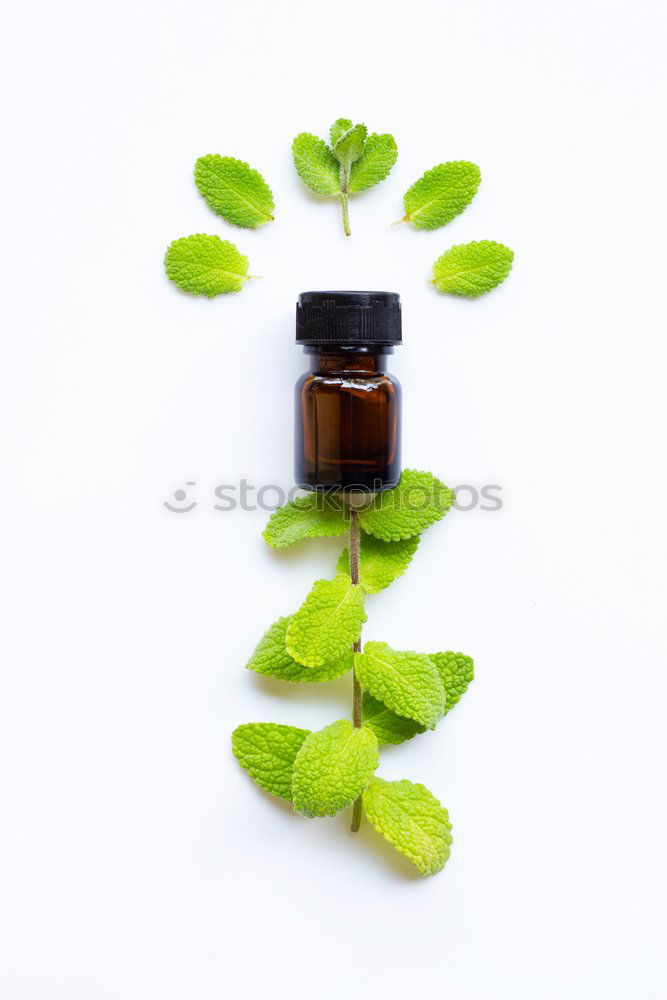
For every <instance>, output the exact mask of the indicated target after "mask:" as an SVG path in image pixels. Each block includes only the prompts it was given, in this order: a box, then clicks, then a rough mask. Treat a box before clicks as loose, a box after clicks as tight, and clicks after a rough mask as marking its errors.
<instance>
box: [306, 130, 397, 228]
mask: <svg viewBox="0 0 667 1000" xmlns="http://www.w3.org/2000/svg"><path fill="white" fill-rule="evenodd" d="M329 138H330V141H331V145H330V146H329V145H327V143H326V142H325V141H324V140H323V139H318V137H317V136H316V135H313V134H312V133H310V132H301V133H300V134H299V135H297V137H296V138H295V140H294V142H293V143H292V155H293V157H294V166H295V167H296V171H297V173H298V175H299V177H300V178H301V180H302V181H303V183H304V184H305V185H306V187H308V188H310V190H311V191H314V192H315V194H319V195H321V196H322V197H325V198H331V197H337V198H339V199H340V203H341V208H342V212H343V229H344V230H345V235H346V236H349V235H350V219H349V207H348V206H349V198H350V195H351V194H358V193H359V192H360V191H366V190H367V188H370V187H373V186H374V185H375V184H379V183H380V181H383V180H384V179H385V177H388V176H389V172H390V171H391V168H392V167H393V165H394V164H395V163H396V157H397V156H398V148H397V146H396V140H395V139H394V137H393V135H389V134H384V135H378V134H377V133H375V132H373V133H372V135H368V130H367V128H366V126H365V125H353V124H352V121H351V119H349V118H338V119H337V121H335V122H334V123H333V125H332V126H331V129H330V130H329Z"/></svg>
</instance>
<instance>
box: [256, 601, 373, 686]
mask: <svg viewBox="0 0 667 1000" xmlns="http://www.w3.org/2000/svg"><path fill="white" fill-rule="evenodd" d="M291 620H292V619H291V616H290V617H287V618H279V619H278V621H277V622H274V623H273V625H271V627H270V628H269V629H268V630H267V631H266V632H265V633H264V635H263V636H262V638H261V639H260V640H259V643H258V645H257V648H256V649H255V651H254V653H253V654H252V656H251V657H250V659H249V660H248V662H247V664H246V667H247V668H248V670H254V671H255V673H256V674H263V675H264V676H265V677H275V678H277V679H278V680H281V681H332V680H335V679H336V678H337V677H342V676H343V674H346V673H347V672H348V671H349V670H351V669H352V667H353V665H354V653H353V652H352V649H351V648H350V649H347V650H346V651H345V652H344V653H342V654H341V656H340V657H339V658H338V659H337V660H332V661H331V662H329V663H325V664H324V665H323V666H321V667H303V666H302V665H301V664H300V663H297V662H296V660H294V659H292V657H291V656H290V655H289V653H288V652H287V649H286V648H285V641H286V637H287V628H288V626H289V623H290V621H291Z"/></svg>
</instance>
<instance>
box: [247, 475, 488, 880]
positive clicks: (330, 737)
mask: <svg viewBox="0 0 667 1000" xmlns="http://www.w3.org/2000/svg"><path fill="white" fill-rule="evenodd" d="M453 500H454V494H453V492H452V491H451V490H449V489H448V488H447V487H446V486H444V485H443V483H441V482H440V481H439V480H438V479H436V478H435V477H434V476H432V475H431V474H430V473H428V472H419V471H416V470H411V469H406V470H405V471H404V472H403V475H402V476H401V480H400V482H399V484H398V485H397V486H396V487H395V488H394V489H393V490H388V491H386V492H383V493H380V494H377V495H376V496H375V497H374V498H372V500H371V501H370V502H369V503H368V504H367V505H365V506H360V507H358V508H357V507H355V506H353V505H352V504H350V503H347V502H344V501H343V500H342V499H340V497H339V496H334V497H327V496H326V495H323V494H321V493H313V494H310V495H309V496H307V497H303V498H299V499H297V500H294V501H292V502H290V503H288V504H286V505H285V506H284V507H281V508H279V509H278V510H277V511H276V512H275V513H274V514H272V516H271V518H270V520H269V522H268V524H267V526H266V529H265V531H264V538H265V540H266V541H267V543H268V544H269V545H271V546H272V547H273V548H276V549H282V548H286V547H288V546H291V545H294V544H295V543H297V542H299V541H301V540H302V539H306V538H316V537H331V536H342V535H345V534H347V536H348V546H347V548H346V549H344V550H343V552H341V554H340V557H339V559H338V562H337V565H336V572H335V575H334V576H333V577H332V578H331V579H323V580H317V581H316V582H315V583H314V584H313V587H312V589H311V590H310V592H309V594H308V595H307V596H306V598H305V600H304V602H303V604H302V605H301V607H300V608H299V609H298V610H297V611H296V612H295V613H294V614H292V615H289V616H287V617H283V618H279V619H278V620H277V621H276V622H274V624H273V625H271V626H270V628H269V629H268V631H267V632H266V633H265V634H264V636H263V637H262V638H261V640H260V642H259V644H258V645H257V648H256V649H255V651H254V652H253V654H252V656H251V658H250V660H249V662H248V664H247V667H248V669H250V670H253V671H254V672H256V673H258V674H262V675H264V676H267V677H272V678H275V679H276V680H279V681H287V682H319V683H322V682H326V681H330V680H334V679H336V678H339V677H342V676H344V675H345V674H347V673H349V672H352V677H353V695H352V700H353V704H352V719H351V721H350V720H349V719H339V720H337V721H335V722H332V723H331V724H330V725H328V726H325V727H324V728H323V729H321V730H319V731H317V732H310V731H309V730H305V729H299V728H297V727H295V726H285V725H278V724H276V723H259V722H254V723H247V724H245V725H241V726H238V727H237V728H236V729H235V730H234V732H233V734H232V749H233V752H234V755H235V757H236V758H237V760H238V761H239V763H240V764H241V765H242V766H243V767H244V768H245V769H246V771H247V772H248V773H249V774H250V776H251V777H252V778H253V779H254V780H255V781H256V782H257V784H259V785H261V786H262V787H263V788H265V789H266V790H268V791H269V792H271V793H272V794H274V795H277V796H279V797H281V798H283V799H286V800H287V801H289V802H291V803H292V805H293V807H294V810H295V812H297V813H300V814H302V815H304V816H309V817H320V816H333V815H335V814H336V813H338V812H340V811H341V810H342V809H345V808H347V807H349V806H352V823H351V828H352V830H353V831H356V830H358V829H359V825H360V822H361V818H362V813H364V814H365V815H366V817H367V818H368V820H369V822H370V823H371V824H372V826H373V827H374V828H375V829H376V830H377V831H378V832H379V833H380V834H381V835H382V836H383V837H385V839H386V840H388V841H389V842H390V843H391V844H393V846H394V847H396V849H397V850H398V851H400V852H401V853H402V854H404V855H405V856H406V857H407V858H409V859H410V860H411V861H412V862H413V864H415V865H416V867H417V868H418V870H419V871H420V872H421V873H422V874H423V875H434V874H435V873H436V872H438V871H440V869H441V868H442V867H443V866H444V864H445V862H446V861H447V858H448V857H449V852H450V845H451V842H452V837H451V825H450V823H449V815H448V813H447V810H446V809H445V808H444V807H443V806H442V805H441V804H440V802H439V801H438V799H437V798H435V796H434V795H433V794H432V793H431V792H430V791H429V790H428V789H427V788H425V787H424V786H423V785H421V784H414V783H412V782H410V781H406V780H404V781H384V780H383V779H382V778H379V777H377V776H376V774H375V772H376V769H377V767H378V764H379V748H380V747H381V746H382V745H385V744H399V743H403V742H404V741H406V740H409V739H412V738H413V737H415V736H416V735H418V734H420V733H424V732H426V730H427V729H435V727H436V726H437V725H438V723H439V722H440V721H441V719H442V718H443V717H444V716H445V715H446V714H447V712H449V711H450V710H451V708H453V706H454V705H455V704H456V703H457V702H458V701H459V700H460V698H461V696H462V695H463V693H464V692H465V691H466V689H467V687H468V685H469V684H470V682H471V681H472V679H473V676H474V665H473V661H472V659H470V657H468V656H465V655H464V654H463V653H455V652H452V651H445V652H436V653H417V652H414V651H411V650H410V651H404V650H395V649H392V648H391V647H390V646H389V645H388V644H387V643H385V642H377V641H367V642H366V643H365V644H364V645H363V647H362V644H361V630H362V626H363V624H364V623H365V621H366V619H367V615H366V611H365V604H366V597H367V595H368V594H376V593H378V592H379V591H381V590H384V589H385V588H386V587H388V586H389V585H390V584H391V583H392V582H393V581H394V580H396V579H397V578H398V577H399V576H401V575H402V574H403V573H404V572H405V570H406V569H407V567H408V566H409V564H410V562H411V560H412V558H413V556H414V554H415V552H416V550H417V547H418V545H419V541H420V535H421V533H422V532H423V531H424V530H425V529H426V528H428V527H429V526H430V525H432V524H434V523H435V522H436V521H438V520H440V519H441V518H442V517H444V516H445V514H446V513H447V511H448V510H449V509H450V508H451V505H452V503H453Z"/></svg>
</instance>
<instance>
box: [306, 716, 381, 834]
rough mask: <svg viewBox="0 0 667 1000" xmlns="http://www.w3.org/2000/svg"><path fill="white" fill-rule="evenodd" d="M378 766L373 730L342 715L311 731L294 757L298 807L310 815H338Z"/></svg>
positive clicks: (357, 794)
mask: <svg viewBox="0 0 667 1000" xmlns="http://www.w3.org/2000/svg"><path fill="white" fill-rule="evenodd" d="M377 766H378V741H377V739H376V737H375V733H373V732H372V730H370V729H368V728H366V727H365V726H362V727H361V728H360V729H355V728H354V727H353V725H352V723H351V722H350V721H349V720H348V719H340V720H339V721H338V722H332V723H331V725H330V726H325V728H324V729H320V731H319V732H317V733H311V734H310V736H309V737H308V738H307V739H306V740H304V742H303V745H302V747H301V749H300V750H299V752H298V754H297V755H296V760H295V761H294V776H293V779H292V797H293V801H294V808H295V810H296V811H297V812H299V813H303V814H304V815H306V816H334V815H335V814H336V813H337V812H340V810H341V809H344V808H345V806H349V805H350V803H351V802H354V800H355V799H356V798H358V796H359V795H361V793H362V792H363V790H364V788H365V787H366V785H367V784H368V782H369V781H370V779H371V777H372V775H373V772H374V771H375V768H376V767H377Z"/></svg>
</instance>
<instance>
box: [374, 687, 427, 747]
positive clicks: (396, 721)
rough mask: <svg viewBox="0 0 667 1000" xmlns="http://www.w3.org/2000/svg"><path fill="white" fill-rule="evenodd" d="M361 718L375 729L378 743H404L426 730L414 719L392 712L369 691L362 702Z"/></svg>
mask: <svg viewBox="0 0 667 1000" xmlns="http://www.w3.org/2000/svg"><path fill="white" fill-rule="evenodd" d="M361 718H362V720H363V723H364V725H365V726H368V727H369V729H372V730H373V732H374V733H375V735H376V736H377V738H378V743H403V742H404V740H411V739H412V737H413V736H416V735H417V733H423V732H425V727H424V726H420V725H419V723H418V722H415V721H414V719H405V718H403V716H402V715H396V712H392V710H391V709H390V708H387V706H386V705H383V704H382V702H381V701H378V700H377V698H374V697H373V695H372V694H369V693H368V691H364V695H363V699H362V702H361Z"/></svg>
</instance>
